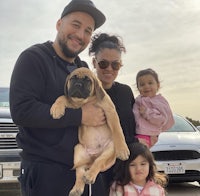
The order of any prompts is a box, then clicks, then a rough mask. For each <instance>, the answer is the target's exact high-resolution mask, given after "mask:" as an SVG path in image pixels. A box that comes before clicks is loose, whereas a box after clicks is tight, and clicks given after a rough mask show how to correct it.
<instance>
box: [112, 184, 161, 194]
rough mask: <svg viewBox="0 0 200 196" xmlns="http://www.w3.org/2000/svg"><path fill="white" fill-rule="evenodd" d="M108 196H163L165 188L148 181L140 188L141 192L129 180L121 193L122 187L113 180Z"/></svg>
mask: <svg viewBox="0 0 200 196" xmlns="http://www.w3.org/2000/svg"><path fill="white" fill-rule="evenodd" d="M109 196H165V190H164V188H163V187H161V186H160V185H158V184H156V183H155V182H153V181H148V182H147V183H146V185H145V186H144V188H143V189H142V192H141V193H139V192H138V190H137V189H136V188H135V186H134V184H133V183H132V182H130V183H129V184H127V185H125V186H124V193H123V188H122V187H121V186H119V185H116V182H114V183H113V184H112V186H111V188H110V194H109Z"/></svg>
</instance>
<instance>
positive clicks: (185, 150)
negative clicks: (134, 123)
mask: <svg viewBox="0 0 200 196" xmlns="http://www.w3.org/2000/svg"><path fill="white" fill-rule="evenodd" d="M174 120H175V124H174V126H173V127H172V128H171V129H169V130H168V131H166V132H163V133H161V134H160V136H159V139H158V142H157V143H156V144H155V145H154V146H153V147H152V148H151V151H152V153H153V155H154V158H155V160H156V165H157V167H158V170H159V171H161V172H164V173H166V174H168V176H169V180H170V181H176V182H193V181H197V182H199V183H200V131H199V130H198V129H197V128H196V127H195V126H194V125H192V123H190V122H189V121H188V120H187V119H185V118H183V117H181V116H179V115H174Z"/></svg>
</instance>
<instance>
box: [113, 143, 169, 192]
mask: <svg viewBox="0 0 200 196" xmlns="http://www.w3.org/2000/svg"><path fill="white" fill-rule="evenodd" d="M129 150H130V153H131V154H130V157H129V159H128V160H126V161H121V160H118V162H117V163H116V165H115V168H114V180H115V181H114V182H113V184H112V185H111V187H110V194H109V196H165V189H164V187H165V186H166V184H167V176H166V175H165V174H164V173H159V172H157V170H156V165H155V162H154V158H153V155H152V153H151V152H150V150H149V148H148V147H147V146H146V145H144V144H142V143H133V144H131V145H129Z"/></svg>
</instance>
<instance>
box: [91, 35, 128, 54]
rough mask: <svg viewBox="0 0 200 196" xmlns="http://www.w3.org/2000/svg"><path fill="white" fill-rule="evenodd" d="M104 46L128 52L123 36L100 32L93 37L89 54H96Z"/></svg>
mask: <svg viewBox="0 0 200 196" xmlns="http://www.w3.org/2000/svg"><path fill="white" fill-rule="evenodd" d="M104 48H109V49H116V50H118V51H119V52H120V53H121V52H126V48H125V46H124V45H123V42H122V38H121V37H120V36H116V35H108V34H107V33H99V34H96V35H94V36H93V37H92V38H91V45H90V47H89V55H96V54H97V53H98V52H99V51H100V50H101V49H104Z"/></svg>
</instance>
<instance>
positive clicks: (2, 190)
mask: <svg viewBox="0 0 200 196" xmlns="http://www.w3.org/2000/svg"><path fill="white" fill-rule="evenodd" d="M19 189H20V187H19V184H0V195H1V196H21V195H20V190H19ZM167 193H168V194H167V196H183V195H185V196H200V186H199V184H198V183H197V182H194V183H170V184H169V186H168V187H167Z"/></svg>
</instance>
